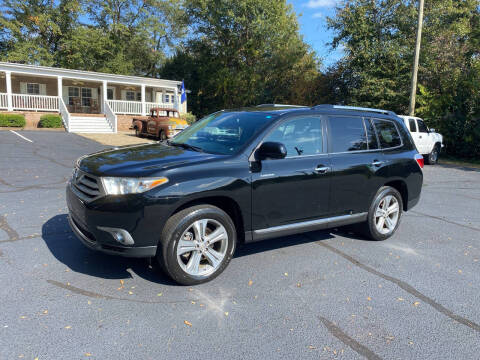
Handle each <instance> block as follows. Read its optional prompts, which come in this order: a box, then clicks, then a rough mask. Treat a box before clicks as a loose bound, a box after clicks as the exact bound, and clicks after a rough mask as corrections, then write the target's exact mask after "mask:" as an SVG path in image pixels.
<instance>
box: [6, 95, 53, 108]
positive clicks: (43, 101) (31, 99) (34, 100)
mask: <svg viewBox="0 0 480 360" xmlns="http://www.w3.org/2000/svg"><path fill="white" fill-rule="evenodd" d="M12 105H13V109H14V110H43V111H58V96H46V95H25V94H12Z"/></svg>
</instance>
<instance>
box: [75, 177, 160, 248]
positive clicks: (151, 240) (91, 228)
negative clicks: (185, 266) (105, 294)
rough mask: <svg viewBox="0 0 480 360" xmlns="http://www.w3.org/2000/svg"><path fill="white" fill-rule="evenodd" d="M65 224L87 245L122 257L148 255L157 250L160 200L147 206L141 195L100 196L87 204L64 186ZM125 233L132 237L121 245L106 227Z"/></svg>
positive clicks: (147, 201) (147, 202) (146, 201)
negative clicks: (66, 218) (66, 217)
mask: <svg viewBox="0 0 480 360" xmlns="http://www.w3.org/2000/svg"><path fill="white" fill-rule="evenodd" d="M66 198H67V205H68V210H69V216H68V219H69V223H70V227H71V228H72V231H73V232H74V234H75V235H76V236H77V237H78V238H79V240H80V241H81V242H82V243H83V244H84V245H85V246H87V247H88V248H90V249H92V250H96V251H101V252H104V253H108V254H114V255H120V256H126V257H152V256H155V254H156V252H157V244H158V242H159V241H160V234H161V233H162V229H163V224H164V222H165V221H166V219H164V216H163V215H165V214H167V213H168V212H167V211H166V209H165V208H164V207H163V206H162V204H161V201H159V202H160V204H159V203H155V204H152V205H151V199H146V198H145V197H144V196H143V195H141V194H139V195H135V196H122V197H111V198H110V197H103V198H99V199H97V200H95V201H93V202H91V203H86V202H84V201H83V200H82V199H80V198H79V197H78V196H77V195H76V194H75V193H74V192H73V191H72V188H71V184H70V183H69V184H68V185H67V189H66ZM111 228H113V229H117V230H121V231H122V232H125V234H126V235H127V236H129V237H130V238H131V239H133V244H132V245H131V246H124V244H122V243H121V242H119V241H118V240H116V239H115V238H114V236H113V234H112V232H109V231H108V230H107V229H111Z"/></svg>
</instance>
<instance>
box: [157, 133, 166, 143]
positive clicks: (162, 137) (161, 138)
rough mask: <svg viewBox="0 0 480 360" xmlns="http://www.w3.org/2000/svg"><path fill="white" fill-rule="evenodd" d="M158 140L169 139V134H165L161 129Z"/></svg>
mask: <svg viewBox="0 0 480 360" xmlns="http://www.w3.org/2000/svg"><path fill="white" fill-rule="evenodd" d="M158 140H160V141H165V140H167V135H166V134H165V131H160V134H158Z"/></svg>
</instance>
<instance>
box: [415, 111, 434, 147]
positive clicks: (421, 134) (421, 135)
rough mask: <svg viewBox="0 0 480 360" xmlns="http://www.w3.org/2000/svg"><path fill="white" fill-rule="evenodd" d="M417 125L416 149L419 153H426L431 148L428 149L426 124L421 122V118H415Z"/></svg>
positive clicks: (428, 136) (428, 138) (428, 139)
mask: <svg viewBox="0 0 480 360" xmlns="http://www.w3.org/2000/svg"><path fill="white" fill-rule="evenodd" d="M417 125H418V142H419V146H418V148H419V149H418V150H419V152H420V153H421V154H428V153H429V152H430V151H431V149H430V144H431V141H430V134H429V132H428V128H427V125H425V123H424V122H423V120H421V119H417Z"/></svg>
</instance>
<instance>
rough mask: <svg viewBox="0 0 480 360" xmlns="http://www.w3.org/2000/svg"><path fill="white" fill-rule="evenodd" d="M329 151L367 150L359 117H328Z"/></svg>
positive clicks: (365, 137) (363, 129)
mask: <svg viewBox="0 0 480 360" xmlns="http://www.w3.org/2000/svg"><path fill="white" fill-rule="evenodd" d="M329 122H330V141H331V146H330V147H331V152H334V153H336V152H345V151H357V150H367V149H368V146H367V135H366V133H365V127H364V126H363V119H362V118H361V117H346V116H338V117H330V118H329Z"/></svg>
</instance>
